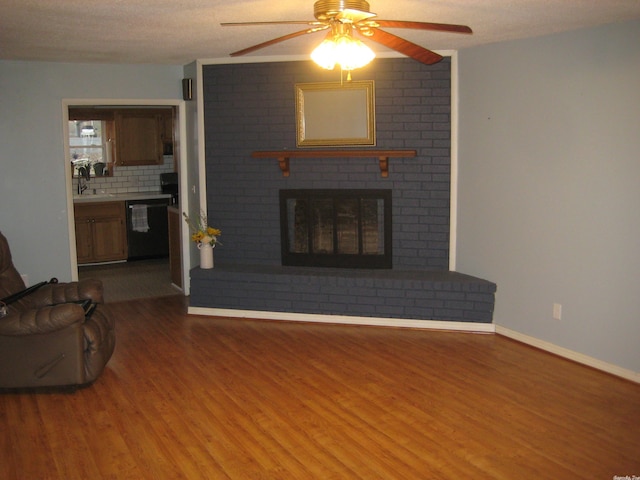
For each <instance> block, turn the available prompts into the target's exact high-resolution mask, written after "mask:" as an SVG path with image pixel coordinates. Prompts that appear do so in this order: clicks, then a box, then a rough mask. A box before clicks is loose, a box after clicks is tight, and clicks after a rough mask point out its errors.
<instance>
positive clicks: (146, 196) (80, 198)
mask: <svg viewBox="0 0 640 480" xmlns="http://www.w3.org/2000/svg"><path fill="white" fill-rule="evenodd" d="M155 198H171V194H170V193H157V192H155V193H154V192H131V193H97V194H92V193H89V194H87V193H85V194H83V195H74V196H73V203H98V202H126V201H128V200H152V199H155Z"/></svg>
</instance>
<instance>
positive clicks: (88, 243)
mask: <svg viewBox="0 0 640 480" xmlns="http://www.w3.org/2000/svg"><path fill="white" fill-rule="evenodd" d="M74 215H75V227H76V251H77V256H78V264H83V263H97V262H110V261H116V260H126V259H127V231H126V224H125V221H126V217H125V209H124V202H96V203H85V204H75V205H74Z"/></svg>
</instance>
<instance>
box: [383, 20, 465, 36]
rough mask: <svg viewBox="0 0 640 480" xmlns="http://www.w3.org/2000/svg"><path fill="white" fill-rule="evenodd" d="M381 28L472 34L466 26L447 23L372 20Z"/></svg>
mask: <svg viewBox="0 0 640 480" xmlns="http://www.w3.org/2000/svg"><path fill="white" fill-rule="evenodd" d="M374 22H375V23H377V24H378V25H379V26H381V27H387V28H413V29H416V30H436V31H439V32H453V33H473V30H471V29H470V28H469V27H467V26H466V25H452V24H449V23H428V22H405V21H403V20H374Z"/></svg>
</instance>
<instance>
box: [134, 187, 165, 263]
mask: <svg viewBox="0 0 640 480" xmlns="http://www.w3.org/2000/svg"><path fill="white" fill-rule="evenodd" d="M170 202H171V199H170V198H154V199H147V200H128V201H127V202H126V207H127V245H128V248H129V255H128V259H129V260H141V259H143V258H161V257H168V256H169V225H168V220H167V207H168V206H169V204H170Z"/></svg>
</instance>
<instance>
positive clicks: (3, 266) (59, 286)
mask: <svg viewBox="0 0 640 480" xmlns="http://www.w3.org/2000/svg"><path fill="white" fill-rule="evenodd" d="M24 289H25V284H24V281H23V280H22V277H21V276H20V274H19V273H18V272H17V270H16V269H15V267H14V265H13V262H12V260H11V251H10V250H9V244H8V242H7V239H6V238H5V237H4V235H2V233H0V299H4V298H6V297H9V296H11V295H13V294H16V293H17V292H21V291H23V290H24ZM85 299H90V300H92V302H95V303H103V291H102V282H101V281H100V280H83V281H80V282H70V283H47V284H46V285H43V286H41V287H39V288H37V289H36V290H35V291H33V292H31V293H29V294H27V295H25V296H23V297H22V298H20V299H19V300H17V301H14V302H12V303H9V304H8V305H7V306H6V313H7V314H6V315H5V316H4V317H0V389H15V388H31V387H62V386H81V385H87V384H89V383H91V382H93V381H94V380H95V379H96V378H98V376H99V375H100V374H101V373H102V371H103V369H104V367H105V365H106V364H107V362H108V361H109V359H110V358H111V355H112V353H113V350H114V347H115V343H116V337H115V325H114V322H113V320H112V319H110V318H109V317H108V315H106V314H105V312H104V311H103V309H102V308H95V310H93V312H92V313H91V314H90V315H89V316H86V315H85V310H84V308H83V306H82V305H80V304H79V303H69V302H78V301H80V300H85ZM0 306H1V305H0Z"/></svg>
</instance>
